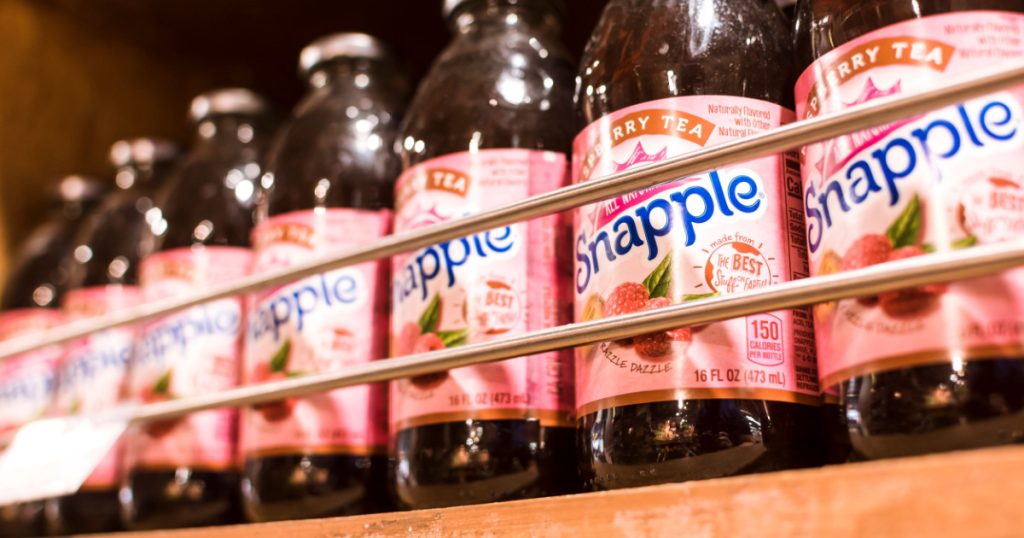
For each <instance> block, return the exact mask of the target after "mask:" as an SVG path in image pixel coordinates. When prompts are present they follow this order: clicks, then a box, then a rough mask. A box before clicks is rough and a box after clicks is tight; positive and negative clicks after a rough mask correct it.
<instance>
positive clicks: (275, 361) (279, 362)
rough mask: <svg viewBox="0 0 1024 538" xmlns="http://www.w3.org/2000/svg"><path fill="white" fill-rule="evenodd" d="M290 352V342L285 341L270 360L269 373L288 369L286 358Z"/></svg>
mask: <svg viewBox="0 0 1024 538" xmlns="http://www.w3.org/2000/svg"><path fill="white" fill-rule="evenodd" d="M291 350H292V341H291V340H285V341H284V343H283V344H281V347H280V348H278V350H277V351H276V352H275V353H274V356H273V357H271V359H270V371H271V372H284V371H285V370H287V369H288V356H289V354H290V353H291Z"/></svg>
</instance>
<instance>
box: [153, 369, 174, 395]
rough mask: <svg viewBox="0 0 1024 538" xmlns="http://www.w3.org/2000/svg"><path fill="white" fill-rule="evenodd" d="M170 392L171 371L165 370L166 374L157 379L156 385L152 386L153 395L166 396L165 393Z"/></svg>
mask: <svg viewBox="0 0 1024 538" xmlns="http://www.w3.org/2000/svg"><path fill="white" fill-rule="evenodd" d="M170 391H171V371H170V370H167V371H166V372H164V373H163V375H161V376H160V377H159V378H157V380H156V383H155V384H154V385H153V394H163V395H167V393H169V392H170Z"/></svg>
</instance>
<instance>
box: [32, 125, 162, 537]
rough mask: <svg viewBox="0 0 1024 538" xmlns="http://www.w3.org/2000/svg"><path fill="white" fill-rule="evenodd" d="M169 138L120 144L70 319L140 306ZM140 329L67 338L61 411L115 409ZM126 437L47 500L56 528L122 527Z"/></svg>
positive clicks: (77, 267) (78, 242) (79, 241)
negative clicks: (69, 490) (67, 490)
mask: <svg viewBox="0 0 1024 538" xmlns="http://www.w3.org/2000/svg"><path fill="white" fill-rule="evenodd" d="M176 154H177V151H176V150H175V148H174V146H173V145H172V144H170V143H169V142H167V141H164V140H158V139H151V138H143V139H136V140H128V141H122V142H118V143H115V144H114V146H113V147H112V148H111V160H112V162H113V164H114V165H115V166H116V167H117V175H116V176H115V179H116V184H117V190H116V191H114V192H112V193H111V194H109V195H108V196H107V197H106V198H105V199H104V200H103V202H102V203H101V204H100V205H99V206H98V207H97V208H96V210H94V211H92V212H91V213H90V214H89V215H88V216H87V217H86V219H85V221H84V222H83V223H82V225H81V226H80V228H79V230H78V232H77V234H76V236H75V240H74V243H73V247H72V250H71V255H70V256H69V257H68V258H67V259H66V263H67V265H68V268H69V269H68V271H69V281H68V291H67V292H66V293H65V294H64V298H63V309H64V313H65V315H66V316H67V318H68V319H69V320H71V321H75V320H80V319H85V318H90V317H96V316H102V315H104V314H109V313H113V312H117V311H120V310H124V309H127V308H131V307H133V306H137V305H138V304H139V301H140V299H141V292H140V290H139V287H138V264H139V260H140V259H141V258H142V256H144V255H145V253H146V248H147V246H146V245H147V243H146V241H145V240H144V238H145V235H146V232H147V230H148V227H149V221H150V220H151V219H152V218H153V215H154V213H153V209H154V204H153V199H152V191H153V189H154V188H155V187H156V186H158V185H159V183H160V181H161V180H162V179H163V177H164V176H165V175H166V173H165V172H166V170H167V168H168V167H169V166H170V164H171V162H172V160H173V159H174V157H175V156H176ZM135 335H136V331H135V328H134V327H131V326H125V327H118V328H115V329H111V330H108V331H103V332H100V333H96V334H92V335H90V336H88V337H85V338H83V339H81V340H78V341H75V342H73V343H71V344H69V345H68V351H67V352H66V353H65V355H64V358H63V359H62V360H61V365H60V371H59V375H58V379H57V385H58V388H57V396H56V413H57V414H62V415H73V414H78V413H82V414H88V413H92V412H96V411H100V410H103V409H107V408H110V407H112V406H114V405H115V404H117V403H118V402H120V401H121V400H122V398H123V396H124V391H125V384H126V381H127V375H128V369H129V363H130V361H131V357H132V354H133V345H134V339H135ZM122 452H123V444H122V443H118V444H117V445H115V447H114V448H113V449H111V451H110V453H109V454H108V455H107V457H106V458H105V459H104V460H103V461H102V462H101V463H100V465H99V466H98V467H97V468H96V469H95V470H94V471H93V472H92V474H91V475H90V476H89V477H88V478H87V479H86V481H85V483H84V484H83V485H82V487H81V489H80V490H79V491H78V492H77V493H74V494H72V495H68V496H65V497H60V498H57V499H51V500H50V501H48V502H47V506H46V516H47V522H48V525H49V527H50V531H51V532H52V533H55V534H78V533H87V532H110V531H114V530H117V529H119V528H121V524H120V518H119V510H118V486H119V484H120V480H121V455H122Z"/></svg>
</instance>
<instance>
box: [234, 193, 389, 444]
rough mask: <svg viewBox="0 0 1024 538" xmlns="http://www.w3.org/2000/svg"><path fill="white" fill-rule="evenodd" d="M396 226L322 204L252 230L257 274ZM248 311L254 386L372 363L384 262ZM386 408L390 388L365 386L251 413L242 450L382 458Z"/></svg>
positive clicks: (382, 317)
mask: <svg viewBox="0 0 1024 538" xmlns="http://www.w3.org/2000/svg"><path fill="white" fill-rule="evenodd" d="M390 227H391V212H390V211H368V210H361V209H326V208H318V209H313V210H306V211H295V212H292V213H286V214H284V215H279V216H275V217H271V218H270V219H268V220H266V221H265V222H263V223H262V224H260V225H259V226H257V227H256V230H255V232H254V233H253V245H254V246H255V251H256V259H255V263H254V271H256V272H259V271H266V270H268V269H277V268H282V267H288V266H290V265H294V264H296V263H300V262H304V261H308V260H310V259H312V258H316V257H321V256H326V255H329V254H332V253H337V252H338V251H344V250H346V249H349V248H354V247H357V246H362V245H366V244H368V243H372V242H374V241H376V240H378V239H380V238H381V237H384V236H385V235H387V234H388V232H389V230H390ZM249 308H250V309H249V321H248V323H249V325H248V330H247V331H246V363H245V364H246V376H247V382H248V383H261V382H265V381H274V380H279V379H285V378H288V377H294V376H301V375H307V374H316V373H323V372H331V371H335V370H338V369H341V368H345V367H350V366H355V365H360V364H366V363H368V362H370V361H372V360H374V359H377V358H381V357H383V356H384V353H385V346H386V342H387V263H386V262H385V261H378V262H367V263H363V264H359V265H356V266H352V267H344V268H341V269H337V270H334V271H328V272H326V273H324V274H321V275H317V276H314V277H309V278H306V279H303V280H300V281H298V282H294V283H292V284H288V285H286V286H281V287H279V288H277V289H273V290H269V291H265V292H261V293H259V294H257V295H255V296H254V297H252V299H251V302H250V307H249ZM386 405H387V396H386V386H384V385H362V386H358V387H350V388H345V389H339V390H334V391H330V392H326V393H322V394H317V395H315V396H309V397H305V398H297V399H288V400H285V401H283V402H277V403H274V404H269V405H263V406H259V407H256V408H253V409H246V411H245V420H244V433H243V436H242V439H243V444H244V452H245V454H246V455H247V456H249V457H253V456H267V455H274V454H289V453H296V452H302V453H337V454H352V455H366V454H369V453H377V452H383V451H384V450H386V447H387V409H386Z"/></svg>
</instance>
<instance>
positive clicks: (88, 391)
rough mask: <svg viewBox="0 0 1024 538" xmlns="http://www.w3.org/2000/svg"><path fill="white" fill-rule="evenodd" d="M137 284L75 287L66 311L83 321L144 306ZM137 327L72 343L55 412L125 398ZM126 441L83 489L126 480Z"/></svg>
mask: <svg viewBox="0 0 1024 538" xmlns="http://www.w3.org/2000/svg"><path fill="white" fill-rule="evenodd" d="M141 300H142V292H141V290H140V289H139V288H138V287H136V286H121V285H110V286H96V287H91V288H82V289H78V290H73V291H69V292H68V293H67V294H65V296H64V312H65V313H66V314H67V317H68V320H69V321H77V320H80V319H86V318H91V317H96V316H102V315H105V314H110V313H114V312H119V311H122V310H126V309H128V308H131V307H134V306H138V305H139V303H140V302H141ZM135 336H136V330H135V328H134V327H119V328H116V329H110V330H107V331H102V332H99V333H95V334H92V335H90V336H87V337H85V338H83V339H81V340H77V341H75V342H72V343H71V344H69V345H68V349H67V353H66V354H65V355H64V359H63V360H62V361H61V366H60V370H59V373H58V376H57V397H56V399H55V400H56V404H55V408H56V410H55V413H56V414H58V415H75V414H79V413H81V414H88V413H94V412H97V411H101V410H104V409H109V408H111V407H114V406H115V405H117V404H118V403H119V402H121V401H122V400H123V399H124V397H125V392H126V389H127V380H128V379H127V378H128V371H129V364H130V362H131V359H132V354H133V351H134V349H133V346H134V342H135ZM122 451H123V443H121V442H118V443H117V445H115V447H114V448H113V449H111V450H110V453H109V454H108V455H107V457H106V458H104V460H103V461H102V462H101V463H100V465H99V466H97V467H96V470H95V471H93V473H92V474H91V475H89V478H88V479H86V481H85V484H83V486H82V488H83V489H110V488H114V487H117V484H118V482H119V480H120V469H121V453H122Z"/></svg>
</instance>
